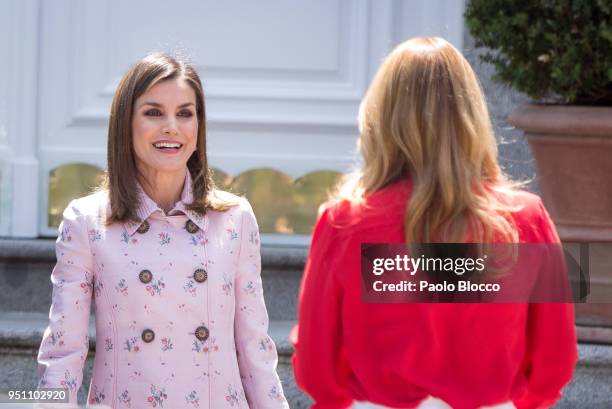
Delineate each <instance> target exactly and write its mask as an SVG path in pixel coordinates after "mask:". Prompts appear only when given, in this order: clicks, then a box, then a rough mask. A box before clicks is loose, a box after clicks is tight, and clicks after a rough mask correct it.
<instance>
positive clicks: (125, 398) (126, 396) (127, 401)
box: [117, 389, 132, 408]
mask: <svg viewBox="0 0 612 409" xmlns="http://www.w3.org/2000/svg"><path fill="white" fill-rule="evenodd" d="M117 400H118V401H119V402H121V403H123V404H124V405H125V406H127V407H128V408H131V407H132V398H130V393H129V392H128V390H127V389H125V390H124V391H123V392H121V395H119V396H118V397H117Z"/></svg>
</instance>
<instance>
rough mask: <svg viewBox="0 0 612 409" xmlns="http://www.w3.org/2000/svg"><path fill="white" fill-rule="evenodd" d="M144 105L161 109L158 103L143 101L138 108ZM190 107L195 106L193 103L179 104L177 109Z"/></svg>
mask: <svg viewBox="0 0 612 409" xmlns="http://www.w3.org/2000/svg"><path fill="white" fill-rule="evenodd" d="M145 105H151V106H154V107H156V108H162V107H163V105H162V104H160V103H159V102H154V101H145V102H143V103H142V104H140V106H145ZM190 105H193V106H195V104H194V103H193V102H185V103H184V104H181V105H179V106H178V107H179V108H185V107H188V106H190Z"/></svg>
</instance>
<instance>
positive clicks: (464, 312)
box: [292, 180, 577, 409]
mask: <svg viewBox="0 0 612 409" xmlns="http://www.w3.org/2000/svg"><path fill="white" fill-rule="evenodd" d="M410 191H411V183H410V182H409V181H405V180H404V181H400V182H397V183H394V184H393V185H390V186H389V187H387V188H385V189H382V190H380V191H378V192H376V193H374V194H371V195H370V196H368V197H367V198H366V200H365V205H360V206H355V205H353V206H351V205H349V204H348V203H346V202H341V203H339V204H337V205H335V206H332V207H331V208H328V209H327V210H326V211H325V212H324V213H323V214H322V215H321V217H320V218H319V221H318V222H317V225H316V227H315V231H314V234H313V237H312V246H311V249H310V255H309V257H308V261H307V263H306V270H305V272H304V276H303V281H302V287H301V290H300V295H299V310H298V311H299V312H298V318H299V322H298V327H296V328H294V331H293V333H292V341H293V343H294V345H295V355H294V356H293V365H294V371H295V378H296V382H297V384H298V385H299V387H300V388H302V389H303V390H304V391H306V392H307V393H308V394H309V395H310V396H311V397H312V398H313V399H314V400H315V404H314V406H313V408H318V409H324V408H325V409H336V408H347V407H349V406H350V405H351V404H352V402H353V401H354V400H356V401H371V402H374V403H378V404H381V405H386V406H390V407H394V408H413V407H415V406H416V405H418V403H419V402H420V401H421V400H422V399H424V398H426V397H427V396H429V395H432V396H434V397H437V398H440V399H442V400H444V401H446V402H447V403H448V404H450V405H451V406H452V407H453V408H455V409H473V408H477V407H479V406H481V405H491V404H496V403H501V402H504V401H509V400H511V401H513V402H514V404H515V405H516V407H517V408H519V409H521V408H546V407H550V406H552V405H553V404H554V402H555V401H557V400H558V399H559V397H560V392H561V389H562V388H563V386H564V385H565V384H566V383H568V382H569V381H570V379H571V377H572V373H573V370H574V366H575V363H576V360H577V344H576V333H575V328H574V307H573V305H572V304H416V303H414V304H366V303H363V302H362V299H361V281H360V280H361V277H360V272H361V258H360V244H361V243H402V242H403V240H404V228H403V218H404V212H405V209H406V203H407V200H408V198H409V196H410ZM514 200H515V202H516V203H520V204H522V205H523V209H522V210H520V211H518V212H516V213H515V214H514V219H515V222H516V225H517V227H518V229H519V237H520V241H521V242H525V243H530V242H531V243H555V242H559V237H558V235H557V233H556V231H555V227H554V225H553V223H552V221H551V220H550V217H549V216H548V213H547V212H546V210H545V209H544V206H543V205H542V202H541V200H540V199H539V198H538V197H537V196H535V195H533V194H530V193H526V192H521V193H517V194H516V197H515V198H514Z"/></svg>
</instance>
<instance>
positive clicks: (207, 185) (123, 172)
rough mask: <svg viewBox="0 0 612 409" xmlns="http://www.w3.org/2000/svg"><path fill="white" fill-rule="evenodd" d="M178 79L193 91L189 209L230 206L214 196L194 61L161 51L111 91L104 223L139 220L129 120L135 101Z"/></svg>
mask: <svg viewBox="0 0 612 409" xmlns="http://www.w3.org/2000/svg"><path fill="white" fill-rule="evenodd" d="M170 79H182V80H184V81H186V82H187V84H189V86H190V87H191V88H192V89H193V91H194V93H195V100H196V115H197V119H198V135H197V142H196V150H195V152H194V153H193V154H192V155H191V157H190V158H189V160H188V161H187V168H188V171H189V173H190V174H191V179H192V186H191V187H192V191H193V202H192V203H191V204H190V205H188V206H187V207H188V209H190V210H193V211H196V212H198V213H200V214H204V213H206V211H207V210H209V209H212V210H221V211H223V210H226V209H228V208H229V207H230V206H232V205H234V204H235V203H232V202H231V201H228V200H225V201H224V200H222V199H220V198H219V197H218V195H215V194H214V188H215V186H214V182H213V180H212V175H211V171H210V169H209V168H208V159H207V156H206V111H205V107H204V92H203V89H202V82H201V81H200V77H199V76H198V73H197V72H196V71H195V69H194V67H193V65H191V64H190V63H189V62H187V61H186V60H184V59H181V58H178V57H171V56H169V55H167V54H164V53H153V54H149V55H148V56H146V57H145V58H143V59H142V60H140V61H139V62H138V63H136V64H134V65H133V66H132V67H131V68H130V69H129V70H128V71H127V72H126V73H125V75H124V76H123V78H122V79H121V81H120V82H119V86H118V87H117V90H116V91H115V95H114V97H113V103H112V106H111V112H110V118H109V125H108V170H107V174H106V180H105V182H104V183H103V186H102V188H103V189H105V190H107V191H108V195H109V200H110V204H111V214H110V215H107V220H106V223H107V224H111V223H113V222H125V221H128V220H133V221H136V222H140V220H139V219H138V216H137V213H136V209H137V206H138V204H139V203H138V193H137V185H136V180H137V179H136V175H137V173H138V170H137V168H136V162H135V158H134V144H133V136H132V119H133V115H134V103H135V102H136V100H137V99H138V98H139V97H140V96H141V95H142V94H144V93H145V92H147V91H148V90H149V89H150V88H151V87H153V86H154V85H156V84H158V83H159V82H161V81H166V80H170Z"/></svg>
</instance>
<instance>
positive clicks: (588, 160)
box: [465, 0, 612, 241]
mask: <svg viewBox="0 0 612 409" xmlns="http://www.w3.org/2000/svg"><path fill="white" fill-rule="evenodd" d="M465 18H466V23H467V26H468V28H469V31H470V33H471V35H472V36H473V38H474V39H475V43H476V46H477V47H487V48H488V50H487V51H486V52H485V53H484V54H483V55H482V57H481V58H482V60H484V61H486V62H488V63H491V64H492V65H493V66H494V68H495V76H494V79H496V80H498V81H501V82H503V83H506V84H508V85H509V86H511V87H512V88H514V89H516V90H518V91H521V92H523V93H525V94H527V95H528V96H529V97H531V98H532V99H533V101H534V102H533V103H530V104H527V105H524V106H521V107H519V108H518V109H516V110H515V111H514V112H512V113H511V114H510V116H509V117H508V122H509V123H510V124H512V125H514V126H516V127H517V128H520V129H522V130H523V131H524V133H525V135H526V137H527V140H528V142H529V145H530V147H531V150H532V153H533V156H534V159H535V161H536V169H537V173H538V178H539V182H540V189H541V192H542V198H543V200H544V202H545V204H546V207H547V208H548V210H549V212H550V214H551V216H552V218H553V219H554V221H555V223H556V225H557V229H558V231H559V235H560V236H561V238H562V239H563V240H564V241H612V3H611V2H610V1H609V0H573V1H569V0H564V1H561V0H559V1H553V0H537V1H532V0H516V1H507V0H471V1H470V2H469V4H468V5H467V8H466V13H465Z"/></svg>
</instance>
